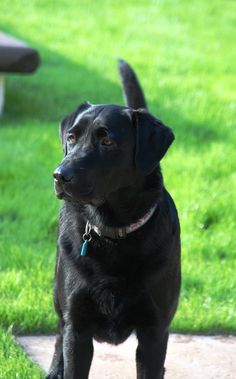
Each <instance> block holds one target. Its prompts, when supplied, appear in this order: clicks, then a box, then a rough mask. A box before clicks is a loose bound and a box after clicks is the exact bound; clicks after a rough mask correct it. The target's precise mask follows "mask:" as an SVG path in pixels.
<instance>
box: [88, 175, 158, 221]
mask: <svg viewBox="0 0 236 379" xmlns="http://www.w3.org/2000/svg"><path fill="white" fill-rule="evenodd" d="M162 190H163V181H162V175H161V171H160V170H156V171H155V173H152V174H151V175H149V176H148V177H146V178H141V179H139V180H137V181H136V183H134V184H133V185H132V186H129V187H127V188H122V189H119V190H117V191H115V192H113V193H111V194H109V196H107V198H106V199H105V201H104V202H103V203H102V204H101V205H98V206H96V205H93V204H88V205H86V206H84V207H83V214H84V217H85V219H86V221H89V223H91V224H92V225H95V226H97V227H98V228H102V227H104V226H108V227H123V226H127V225H129V224H132V223H135V222H137V221H138V220H139V219H140V218H142V217H143V216H144V215H145V214H146V213H147V212H148V211H149V210H150V209H152V208H153V207H154V206H155V205H156V204H158V201H159V199H160V197H161V194H162Z"/></svg>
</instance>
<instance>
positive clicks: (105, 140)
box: [100, 137, 113, 146]
mask: <svg viewBox="0 0 236 379" xmlns="http://www.w3.org/2000/svg"><path fill="white" fill-rule="evenodd" d="M100 143H101V145H103V146H111V145H113V141H112V140H111V139H110V138H108V137H103V138H102V139H101V142H100Z"/></svg>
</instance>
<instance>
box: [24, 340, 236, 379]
mask: <svg viewBox="0 0 236 379" xmlns="http://www.w3.org/2000/svg"><path fill="white" fill-rule="evenodd" d="M18 341H19V343H20V344H21V345H22V346H23V348H24V349H25V351H26V353H27V354H28V355H29V356H30V357H31V359H32V360H34V361H35V362H37V363H38V364H39V366H41V367H42V368H43V369H44V370H45V371H47V370H48V368H49V365H50V361H51V358H52V354H53V349H54V343H55V337H53V336H27V337H19V338H18ZM136 345H137V340H136V337H135V336H131V337H130V338H129V339H128V340H127V341H126V342H124V343H123V344H121V345H119V346H111V345H108V344H99V343H96V342H95V343H94V359H93V364H92V368H91V372H90V376H89V379H135V377H136V375H135V359H134V357H135V349H136ZM165 366H166V376H165V379H201V378H204V379H218V378H219V379H236V337H220V336H218V337H200V336H187V335H178V334H172V335H171V336H170V340H169V346H168V352H167V358H166V364H165Z"/></svg>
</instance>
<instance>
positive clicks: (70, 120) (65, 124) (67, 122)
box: [59, 102, 91, 155]
mask: <svg viewBox="0 0 236 379" xmlns="http://www.w3.org/2000/svg"><path fill="white" fill-rule="evenodd" d="M90 107H91V104H90V103H88V102H86V103H82V104H80V105H79V106H78V108H77V109H76V111H74V112H72V113H71V114H69V115H68V116H66V117H65V118H64V119H63V120H62V122H61V123H60V127H59V134H60V139H61V143H62V147H63V150H64V154H65V155H66V154H67V146H66V133H67V131H68V129H69V128H70V127H71V126H73V124H74V123H75V121H76V118H77V117H78V116H79V114H80V113H82V112H84V111H85V110H86V109H88V108H90Z"/></svg>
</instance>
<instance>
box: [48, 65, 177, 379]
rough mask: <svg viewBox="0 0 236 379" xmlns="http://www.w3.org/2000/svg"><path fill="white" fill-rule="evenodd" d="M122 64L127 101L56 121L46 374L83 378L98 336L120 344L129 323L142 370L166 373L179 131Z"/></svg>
mask: <svg viewBox="0 0 236 379" xmlns="http://www.w3.org/2000/svg"><path fill="white" fill-rule="evenodd" d="M119 71H120V76H121V80H122V83H123V88H124V93H125V97H126V101H127V106H126V107H125V106H117V105H107V104H102V105H93V104H90V103H84V104H82V105H80V106H79V107H78V108H77V109H76V111H75V112H73V113H72V114H70V115H69V116H68V117H66V118H65V119H64V120H63V121H62V123H61V127H60V135H61V140H62V145H63V149H64V153H65V157H64V159H63V160H62V162H61V164H60V165H59V166H58V167H57V169H56V171H55V172H54V181H55V192H56V195H57V197H58V198H59V199H63V200H64V201H63V204H62V206H61V211H60V221H59V231H58V254H57V263H56V272H55V285H54V302H55V309H56V312H57V314H58V317H59V322H58V334H57V340H56V346H55V353H54V357H53V360H52V364H51V367H50V372H49V374H48V376H47V378H48V379H55V378H57V379H59V378H64V379H87V378H88V377H89V369H90V365H91V362H92V358H93V338H95V339H96V340H98V341H101V342H104V341H105V342H108V343H111V344H119V343H121V342H123V341H124V340H125V339H126V338H127V337H128V336H129V335H130V334H131V333H135V334H136V336H137V340H138V346H137V351H136V364H137V378H138V379H161V378H163V377H164V361H165V355H166V348H167V341H168V329H169V325H170V322H171V320H172V318H173V316H174V314H175V311H176V308H177V303H178V297H179V291H180V276H181V274H180V227H179V221H178V215H177V211H176V208H175V205H174V202H173V200H172V198H171V197H170V195H169V194H168V192H167V191H166V189H165V187H164V185H163V179H162V174H161V169H160V164H159V162H160V160H161V159H162V158H163V156H164V155H165V153H166V151H167V149H168V147H169V146H170V144H171V143H172V142H173V140H174V135H173V133H172V131H171V129H170V128H168V127H167V126H165V125H164V124H163V123H162V122H161V121H160V120H158V119H156V118H154V117H153V116H152V115H151V114H150V113H148V111H147V106H146V102H145V98H144V95H143V92H142V89H141V87H140V85H139V82H138V79H137V77H136V75H135V73H134V71H133V70H132V68H131V67H130V66H129V65H128V64H127V63H126V62H124V61H120V62H119ZM97 377H98V378H99V377H101V376H100V374H99V373H98V376H97Z"/></svg>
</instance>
